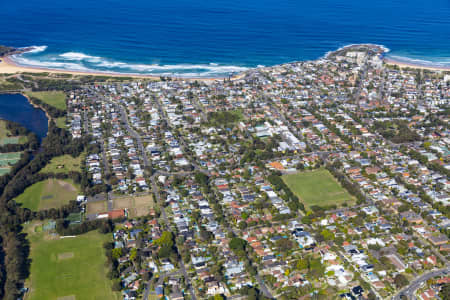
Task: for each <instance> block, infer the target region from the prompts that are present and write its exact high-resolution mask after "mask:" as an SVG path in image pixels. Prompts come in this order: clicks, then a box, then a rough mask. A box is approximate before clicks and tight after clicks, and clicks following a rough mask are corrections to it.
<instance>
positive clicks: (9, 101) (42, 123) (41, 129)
mask: <svg viewBox="0 0 450 300" xmlns="http://www.w3.org/2000/svg"><path fill="white" fill-rule="evenodd" d="M0 119H6V120H10V121H14V122H17V123H20V124H21V125H22V126H23V127H25V128H27V129H28V130H30V131H32V132H34V133H35V134H36V135H37V136H38V138H39V139H42V138H44V137H45V136H46V135H47V131H48V119H47V117H46V116H45V113H44V111H42V110H41V109H37V108H34V107H33V106H32V105H31V104H30V103H29V102H28V99H27V98H25V97H24V96H23V95H20V94H0Z"/></svg>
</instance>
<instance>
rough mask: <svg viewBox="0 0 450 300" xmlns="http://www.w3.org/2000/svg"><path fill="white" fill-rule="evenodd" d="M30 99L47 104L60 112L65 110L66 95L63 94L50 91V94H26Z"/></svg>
mask: <svg viewBox="0 0 450 300" xmlns="http://www.w3.org/2000/svg"><path fill="white" fill-rule="evenodd" d="M26 94H27V95H28V96H30V97H35V98H38V99H39V100H41V101H42V102H45V103H47V104H48V105H51V106H53V107H56V108H58V109H60V110H66V109H67V107H66V95H65V94H64V93H63V92H59V91H51V92H27V93H26Z"/></svg>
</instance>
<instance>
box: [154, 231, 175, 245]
mask: <svg viewBox="0 0 450 300" xmlns="http://www.w3.org/2000/svg"><path fill="white" fill-rule="evenodd" d="M155 244H156V245H158V246H160V247H168V248H172V247H173V234H172V232H170V231H164V232H163V233H162V234H161V237H160V238H159V239H157V240H155Z"/></svg>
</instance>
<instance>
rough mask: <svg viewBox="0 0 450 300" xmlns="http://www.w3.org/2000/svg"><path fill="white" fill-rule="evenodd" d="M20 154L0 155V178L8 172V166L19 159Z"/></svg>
mask: <svg viewBox="0 0 450 300" xmlns="http://www.w3.org/2000/svg"><path fill="white" fill-rule="evenodd" d="M21 154H22V153H21V152H8V153H0V176H1V175H4V174H6V173H8V172H9V170H10V168H11V167H10V166H11V165H14V164H15V163H16V162H17V161H18V160H19V159H20V155H21Z"/></svg>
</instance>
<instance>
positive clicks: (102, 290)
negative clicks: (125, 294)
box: [24, 223, 119, 300]
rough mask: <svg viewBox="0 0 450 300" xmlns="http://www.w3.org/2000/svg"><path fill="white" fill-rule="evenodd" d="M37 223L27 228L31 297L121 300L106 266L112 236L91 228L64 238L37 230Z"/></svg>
mask: <svg viewBox="0 0 450 300" xmlns="http://www.w3.org/2000/svg"><path fill="white" fill-rule="evenodd" d="M34 226H36V225H35V224H33V223H31V224H27V225H26V226H25V229H24V230H25V232H27V233H28V239H29V241H30V243H31V251H30V258H31V268H30V277H29V278H28V280H27V282H26V286H27V287H28V288H30V292H29V294H28V295H27V298H26V299H27V300H37V299H55V300H56V299H66V298H67V297H70V298H71V299H92V300H94V299H112V300H115V299H119V295H118V293H114V292H112V290H111V284H112V283H111V281H110V280H109V279H108V278H107V272H108V270H107V267H106V266H105V263H106V256H105V250H104V249H103V244H104V243H105V242H106V241H110V240H111V235H103V234H100V233H99V232H98V231H91V232H89V233H85V234H82V235H78V236H76V237H67V238H61V237H59V236H57V235H56V234H52V233H49V232H45V231H39V232H36V230H34V229H33V227H34ZM41 227H42V226H41ZM67 299H68V298H67Z"/></svg>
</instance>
